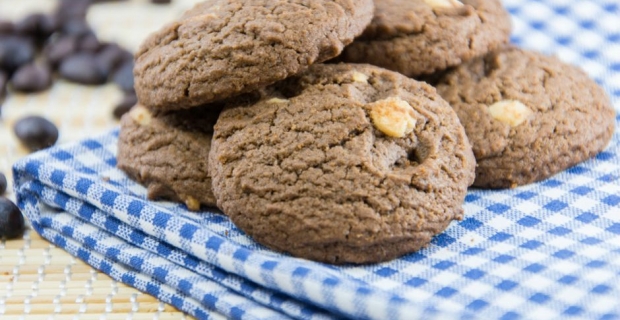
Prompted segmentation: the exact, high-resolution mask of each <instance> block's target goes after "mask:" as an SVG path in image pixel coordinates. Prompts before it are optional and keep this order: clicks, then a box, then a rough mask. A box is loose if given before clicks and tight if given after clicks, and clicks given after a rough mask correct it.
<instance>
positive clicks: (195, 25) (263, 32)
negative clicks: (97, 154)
mask: <svg viewBox="0 0 620 320" xmlns="http://www.w3.org/2000/svg"><path fill="white" fill-rule="evenodd" d="M372 12H373V4H372V0H310V1H302V0H234V1H233V0H209V1H205V2H202V3H199V4H197V5H196V6H195V7H194V8H193V9H190V10H189V11H188V12H187V13H186V14H185V15H184V16H183V17H182V18H181V19H179V20H178V21H176V22H173V23H171V24H168V25H166V26H165V27H163V28H162V29H161V30H159V31H158V32H156V33H154V34H152V35H151V36H149V37H148V38H147V39H146V40H145V42H144V43H143V44H142V46H141V48H140V50H139V51H138V52H137V53H136V56H135V58H136V64H135V68H134V76H135V88H136V92H137V94H138V98H139V100H140V102H141V103H143V104H145V105H146V106H148V107H149V108H153V109H179V108H189V107H193V106H197V105H202V104H205V103H208V102H212V101H216V100H221V99H224V98H227V97H230V96H234V95H237V94H239V93H242V92H249V91H252V90H255V89H258V88H261V87H263V86H265V85H269V84H271V83H274V82H276V81H278V80H282V79H284V78H286V77H288V76H290V75H294V74H297V73H299V72H301V71H303V70H305V69H306V68H307V67H308V66H309V65H311V64H313V63H317V62H321V61H324V60H327V59H330V58H333V57H335V56H337V55H338V54H340V52H341V51H342V49H343V47H344V46H345V45H347V44H348V43H350V42H351V41H353V38H354V37H355V36H357V35H359V34H360V33H361V32H362V31H363V30H364V28H365V27H366V25H368V23H369V22H370V20H371V19H372Z"/></svg>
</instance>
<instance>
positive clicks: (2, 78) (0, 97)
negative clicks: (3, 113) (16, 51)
mask: <svg viewBox="0 0 620 320" xmlns="http://www.w3.org/2000/svg"><path fill="white" fill-rule="evenodd" d="M8 78H9V77H8V76H7V75H6V73H4V72H3V71H2V70H0V108H1V107H2V102H3V101H4V98H6V84H7V82H8Z"/></svg>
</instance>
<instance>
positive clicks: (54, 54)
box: [43, 36, 78, 69]
mask: <svg viewBox="0 0 620 320" xmlns="http://www.w3.org/2000/svg"><path fill="white" fill-rule="evenodd" d="M77 49H78V37H75V36H64V37H60V38H58V39H57V40H56V41H52V42H50V43H48V44H47V46H45V48H44V49H43V55H44V56H45V60H46V61H47V63H48V64H49V66H50V67H51V68H52V69H56V68H58V66H59V65H60V63H61V62H62V60H64V59H66V58H68V57H69V56H71V55H73V54H74V53H75V52H76V51H77Z"/></svg>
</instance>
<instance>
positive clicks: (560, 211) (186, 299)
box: [14, 0, 620, 319]
mask: <svg viewBox="0 0 620 320" xmlns="http://www.w3.org/2000/svg"><path fill="white" fill-rule="evenodd" d="M506 5H507V7H508V8H509V10H510V12H511V14H512V15H513V18H514V19H513V21H514V27H515V32H514V37H513V42H516V43H517V44H519V45H521V46H523V47H526V48H530V49H536V50H540V51H543V52H546V53H553V54H557V55H558V56H559V57H560V58H561V59H563V60H564V61H567V62H569V63H573V64H577V65H579V66H581V67H583V68H584V69H586V71H587V72H589V73H590V75H591V76H592V77H593V78H594V79H596V81H598V82H599V83H600V84H601V85H602V86H603V87H605V89H606V90H607V92H609V94H610V96H611V97H612V100H613V101H614V104H615V106H616V108H617V109H618V108H619V107H620V104H619V102H620V5H619V4H617V3H616V2H615V1H614V0H609V1H600V2H593V1H579V2H574V1H565V0H554V1H545V2H539V1H517V0H509V1H506ZM116 140H117V132H116V131H114V132H112V133H109V134H107V135H105V136H102V137H99V138H94V139H89V140H85V141H81V142H78V143H75V144H72V145H68V146H62V147H57V148H53V149H49V150H47V151H45V152H40V153H37V154H34V155H32V156H30V157H28V158H26V159H23V160H22V161H20V162H19V163H17V164H16V165H15V169H14V173H15V178H16V186H17V188H16V189H17V197H18V202H19V205H20V206H21V207H22V208H23V210H24V212H25V213H26V214H27V216H28V217H29V218H30V220H31V222H32V224H33V226H34V228H35V229H36V230H37V231H38V232H40V233H41V234H42V235H43V237H45V238H47V239H49V240H50V241H51V242H53V243H54V244H56V245H57V246H59V247H62V248H64V249H65V250H67V251H68V252H70V253H71V254H73V255H75V256H77V257H79V258H80V259H82V260H84V261H86V262H87V263H89V264H91V265H92V266H94V267H95V268H97V269H99V270H102V271H103V272H105V273H107V274H109V275H110V276H112V277H113V278H114V279H117V280H119V281H122V282H124V283H127V284H129V285H131V286H134V287H136V288H138V289H140V290H142V291H145V292H147V293H149V294H152V295H154V296H156V297H158V298H159V299H160V300H163V301H165V302H168V303H171V304H173V305H175V306H177V307H178V308H179V309H181V310H184V311H186V312H188V313H190V314H192V315H194V316H196V317H198V318H210V317H213V316H217V315H223V316H225V317H229V318H241V319H254V318H256V319H265V318H280V317H293V318H317V319H318V318H336V317H351V318H374V319H412V318H424V319H430V318H437V319H451V318H478V317H481V318H484V319H489V318H502V319H516V318H540V319H551V318H569V317H579V318H588V319H612V318H620V134H619V133H618V131H617V132H616V133H615V135H614V138H613V141H612V143H611V145H610V146H609V147H608V148H607V149H606V150H605V151H604V152H602V153H600V154H599V155H598V156H596V157H595V158H594V159H591V160H589V161H587V162H585V163H583V164H580V165H578V166H576V167H573V168H571V169H569V170H567V171H565V172H563V173H560V174H558V175H556V176H554V177H552V178H550V179H548V180H546V181H543V182H541V183H537V184H532V185H529V186H525V187H520V188H516V189H513V190H506V191H480V190H471V191H470V192H469V194H468V195H467V198H466V199H465V210H466V216H465V219H464V220H463V221H461V222H454V223H452V224H451V225H450V227H449V228H448V229H447V230H446V231H445V232H444V233H442V234H441V235H439V236H437V237H436V238H435V239H434V240H433V242H432V244H431V245H430V246H429V247H428V248H426V249H423V250H421V251H420V252H417V253H413V254H409V255H406V256H404V257H402V258H400V259H397V260H394V261H391V262H386V263H381V264H374V265H367V266H345V267H334V266H329V265H323V264H320V263H314V262H310V261H305V260H301V259H295V258H291V257H288V256H284V255H281V254H277V253H274V252H272V251H270V250H267V249H265V248H263V247H261V246H259V245H257V244H256V243H254V242H253V241H251V240H250V239H249V238H248V237H246V236H245V235H244V234H243V233H242V232H240V231H239V230H238V229H237V228H236V227H235V226H234V225H233V224H232V223H231V222H230V221H229V220H228V219H227V218H226V217H225V216H223V215H221V214H218V213H215V212H201V213H193V212H188V211H187V210H185V209H184V207H183V206H181V205H176V204H172V203H166V202H151V201H147V200H145V190H144V188H143V187H141V186H139V185H137V184H136V183H134V182H132V181H131V180H129V179H128V178H127V177H126V176H125V175H124V174H123V173H122V172H120V171H119V170H117V169H116V168H115V165H116V160H115V153H116Z"/></svg>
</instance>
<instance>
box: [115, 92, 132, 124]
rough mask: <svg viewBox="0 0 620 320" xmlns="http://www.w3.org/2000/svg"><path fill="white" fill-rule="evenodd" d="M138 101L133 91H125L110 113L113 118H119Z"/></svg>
mask: <svg viewBox="0 0 620 320" xmlns="http://www.w3.org/2000/svg"><path fill="white" fill-rule="evenodd" d="M137 103H138V97H137V96H136V93H135V92H131V93H127V94H125V96H124V97H123V100H121V102H119V103H118V104H117V105H116V108H114V111H113V112H112V114H113V115H114V118H116V119H120V118H121V117H122V116H123V115H124V114H125V113H127V112H128V111H129V110H130V109H131V108H132V107H133V106H135V105H136V104H137Z"/></svg>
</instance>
